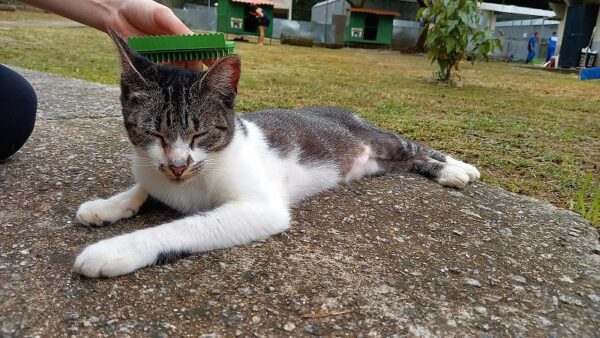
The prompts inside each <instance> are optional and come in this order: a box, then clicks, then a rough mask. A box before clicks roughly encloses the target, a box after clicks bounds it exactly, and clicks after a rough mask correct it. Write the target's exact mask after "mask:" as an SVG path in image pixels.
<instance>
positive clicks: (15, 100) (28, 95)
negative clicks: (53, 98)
mask: <svg viewBox="0 0 600 338" xmlns="http://www.w3.org/2000/svg"><path fill="white" fill-rule="evenodd" d="M36 110H37V96H36V95H35V91H34V90H33V87H31V85H30V84H29V82H27V80H25V79H24V78H23V77H22V76H21V75H19V74H17V73H16V72H14V71H13V70H11V69H9V68H6V67H4V66H2V65H0V161H2V160H4V159H6V158H8V157H9V156H11V155H12V154H14V153H16V152H17V150H19V149H21V147H22V146H23V144H25V141H27V139H28V138H29V135H31V132H32V131H33V126H34V124H35V112H36Z"/></svg>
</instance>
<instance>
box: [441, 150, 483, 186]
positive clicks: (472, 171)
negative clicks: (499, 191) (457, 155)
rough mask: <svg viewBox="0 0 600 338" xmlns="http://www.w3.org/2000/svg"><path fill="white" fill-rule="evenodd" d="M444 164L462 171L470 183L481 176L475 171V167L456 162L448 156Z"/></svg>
mask: <svg viewBox="0 0 600 338" xmlns="http://www.w3.org/2000/svg"><path fill="white" fill-rule="evenodd" d="M446 163H447V164H448V165H451V166H455V167H459V168H461V169H462V170H464V171H465V172H466V173H467V175H469V181H471V182H472V181H475V180H477V179H479V177H480V176H481V174H480V173H479V170H477V168H475V166H473V165H470V164H468V163H465V162H463V161H459V160H456V159H454V158H452V157H450V156H448V158H446Z"/></svg>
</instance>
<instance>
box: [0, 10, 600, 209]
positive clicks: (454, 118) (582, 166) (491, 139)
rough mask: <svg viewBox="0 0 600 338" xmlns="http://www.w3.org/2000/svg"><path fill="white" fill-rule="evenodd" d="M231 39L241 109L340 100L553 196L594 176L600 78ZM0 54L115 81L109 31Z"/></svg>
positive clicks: (560, 198)
mask: <svg viewBox="0 0 600 338" xmlns="http://www.w3.org/2000/svg"><path fill="white" fill-rule="evenodd" d="M3 15H5V14H3V13H0V21H3V20H7V19H6V18H4V17H3ZM36 15H37V16H39V15H40V14H39V13H38V14H36ZM237 50H238V54H239V55H241V57H242V62H243V68H242V79H241V84H240V92H239V97H238V105H237V107H238V109H239V110H240V111H249V110H255V109H259V108H272V107H288V108H292V107H299V106H304V105H315V104H319V105H333V106H341V107H345V108H348V109H351V110H354V111H356V112H358V113H359V114H360V115H362V116H363V117H365V118H366V119H368V120H369V121H371V122H373V123H374V124H376V125H378V126H381V127H383V128H386V129H389V130H393V131H396V132H399V133H401V134H403V135H404V136H406V137H409V138H413V139H416V140H419V141H421V142H423V143H425V144H427V145H429V146H431V147H433V148H437V149H440V150H444V151H446V152H448V153H450V154H452V155H454V156H455V157H458V158H461V159H464V160H466V161H468V162H470V163H473V164H475V165H476V166H478V167H479V168H480V169H481V171H482V180H483V181H484V182H487V183H490V184H493V185H498V186H501V187H503V188H505V189H507V190H510V191H513V192H518V193H523V194H527V195H531V196H535V197H538V198H541V199H545V200H547V201H550V202H552V203H554V204H555V205H558V206H562V207H567V206H568V205H569V201H571V200H572V199H573V198H574V196H575V195H576V193H577V191H578V189H579V187H580V186H581V182H582V179H583V177H585V175H586V173H588V172H592V173H593V175H594V181H595V182H596V183H595V184H596V185H597V184H599V183H598V182H600V166H599V164H600V81H579V80H578V79H577V77H576V75H566V74H555V73H550V72H546V71H542V70H537V69H532V68H526V67H523V66H521V65H516V64H506V63H496V62H491V63H480V64H475V65H474V66H472V65H470V64H468V63H466V62H465V63H463V64H462V65H461V68H462V69H461V76H462V82H463V84H464V86H463V87H462V88H451V87H445V86H439V85H437V84H435V83H432V82H431V81H429V80H430V78H431V76H432V73H433V72H434V68H433V66H432V65H430V63H429V61H428V60H427V59H426V58H425V57H422V56H416V55H407V54H400V53H398V52H390V51H373V50H369V51H365V50H358V49H342V50H339V49H338V50H332V49H324V48H304V47H291V46H282V45H279V44H273V45H272V46H265V47H262V48H261V47H259V46H258V45H255V44H253V43H251V44H244V43H238V49H237ZM0 62H1V63H5V64H11V65H16V66H21V67H25V68H30V69H36V70H42V71H47V72H51V73H56V74H60V75H64V76H70V77H76V78H80V79H85V80H90V81H97V82H102V83H109V84H116V83H117V76H118V64H117V57H116V51H115V49H114V47H113V46H112V44H111V41H110V39H109V38H108V36H106V35H104V34H102V33H99V32H96V31H94V30H92V29H88V28H4V29H0Z"/></svg>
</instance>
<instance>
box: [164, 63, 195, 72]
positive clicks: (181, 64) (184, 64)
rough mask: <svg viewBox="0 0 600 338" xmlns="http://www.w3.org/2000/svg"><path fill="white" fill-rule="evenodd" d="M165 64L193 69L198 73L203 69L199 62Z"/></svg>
mask: <svg viewBox="0 0 600 338" xmlns="http://www.w3.org/2000/svg"><path fill="white" fill-rule="evenodd" d="M165 64H167V65H171V66H175V67H181V68H187V69H193V70H196V71H199V72H201V71H202V69H203V67H204V65H203V64H202V62H201V61H170V62H165Z"/></svg>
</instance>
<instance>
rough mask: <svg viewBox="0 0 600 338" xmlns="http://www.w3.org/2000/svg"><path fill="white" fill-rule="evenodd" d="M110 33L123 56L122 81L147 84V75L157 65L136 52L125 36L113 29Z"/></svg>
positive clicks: (109, 30)
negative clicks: (124, 38)
mask: <svg viewBox="0 0 600 338" xmlns="http://www.w3.org/2000/svg"><path fill="white" fill-rule="evenodd" d="M108 35H110V37H111V38H112V39H113V41H114V42H115V44H116V45H117V49H118V50H119V56H120V58H121V68H122V70H123V71H122V73H121V81H122V82H123V83H125V84H130V85H135V84H138V85H142V84H143V85H146V84H148V80H147V77H148V76H149V75H150V74H151V73H152V72H153V71H154V69H155V65H154V64H153V63H152V61H150V60H148V59H146V58H145V57H143V56H141V55H140V54H138V53H136V52H135V51H134V50H133V49H131V47H129V45H128V44H127V42H125V40H123V38H121V37H120V36H119V34H117V32H115V31H114V30H112V29H110V28H109V29H108Z"/></svg>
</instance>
